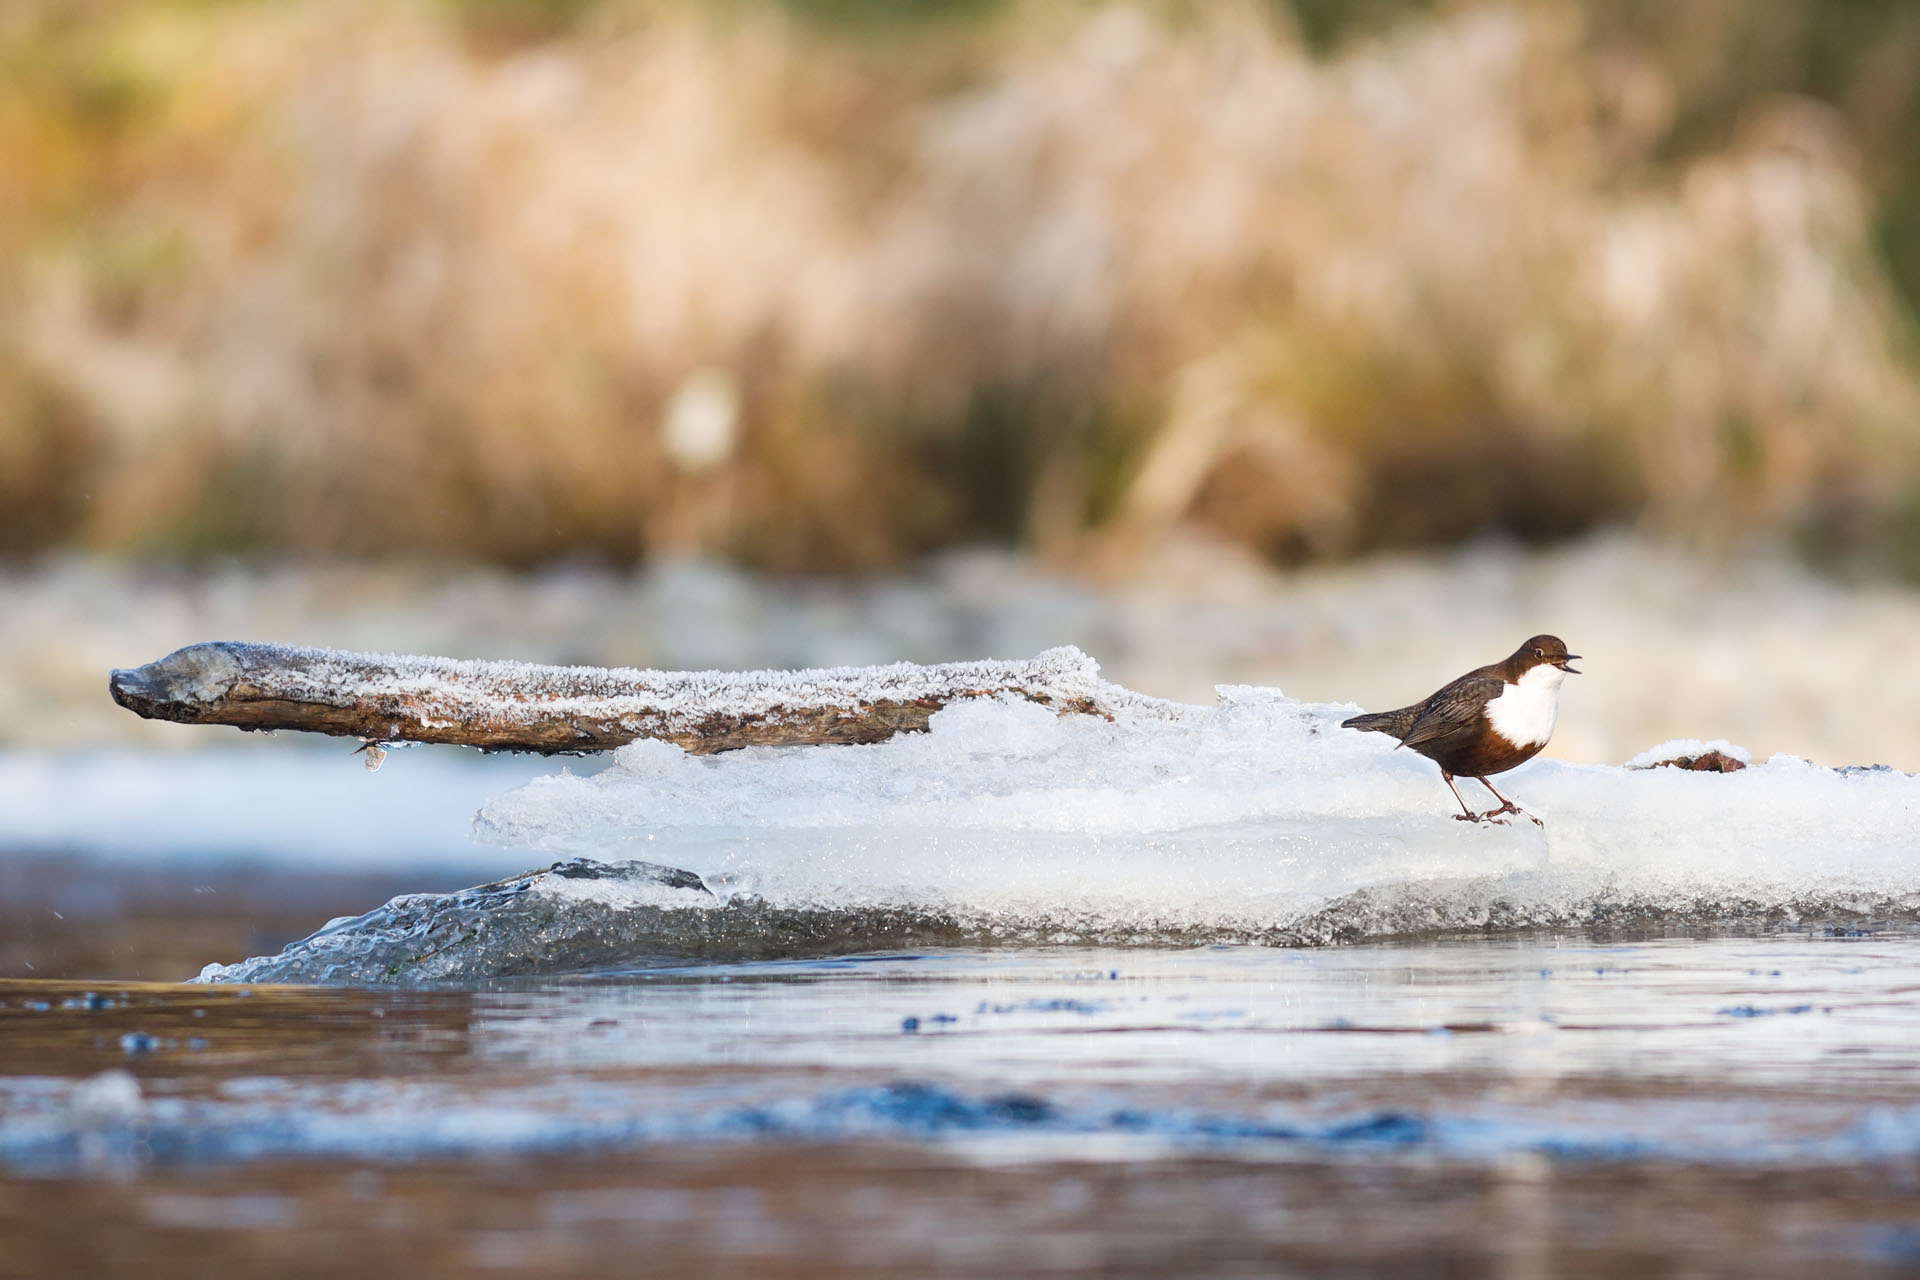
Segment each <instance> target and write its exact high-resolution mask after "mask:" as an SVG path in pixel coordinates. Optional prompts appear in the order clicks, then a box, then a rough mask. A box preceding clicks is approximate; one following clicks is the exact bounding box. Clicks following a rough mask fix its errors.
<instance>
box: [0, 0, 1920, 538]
mask: <svg viewBox="0 0 1920 1280" xmlns="http://www.w3.org/2000/svg"><path fill="white" fill-rule="evenodd" d="M576 8H579V9H580V10H581V11H580V12H579V13H578V14H577V15H575V16H574V17H573V19H572V20H571V21H570V22H568V23H566V24H562V25H559V26H556V27H555V28H554V29H553V30H551V31H543V32H541V33H540V34H538V35H537V36H534V37H527V38H519V39H513V40H508V41H501V40H495V39H483V38H480V37H479V36H477V35H476V32H475V28H474V27H473V26H472V25H471V24H470V23H467V22H463V21H462V19H461V17H460V11H459V10H457V9H454V8H448V7H445V6H441V5H436V4H431V3H427V2H426V0H419V2H417V3H401V2H397V0H386V2H383V3H372V2H370V0H369V2H347V3H343V2H341V0H284V2H282V3H275V4H266V5H253V4H187V3H152V4H125V5H117V6H116V5H105V6H86V5H66V4H55V3H41V4H29V5H26V6H23V7H13V8H10V10H9V15H10V16H8V17H5V18H0V59H4V63H3V64H0V65H4V66H5V68H6V69H7V71H8V72H10V73H13V74H7V75H0V546H7V547H12V548H15V549H33V548H41V547H47V546H52V545H58V544H61V543H64V542H80V543H83V544H87V545H92V546H96V547H106V548H133V549H162V550H175V551H188V552H196V551H209V550H225V549H266V550H292V551H326V552H345V553H350V554H351V553H369V552H376V551H381V550H407V551H416V552H426V553H446V554H456V555H477V556H482V557H489V558H494V559H499V560H502V561H505V562H508V563H531V562H536V561H539V560H542V559H547V558H551V557H554V556H559V555H567V554H574V553H580V552H586V553H590V554H596V555H605V556H609V557H611V558H614V559H616V560H627V559H632V558H635V557H639V556H644V555H647V554H650V553H654V552H657V551H661V550H683V551H684V550H694V551H705V552H713V553H718V554H723V555H729V556H733V557H737V558H741V559H744V560H747V561H749V562H754V563H759V564H763V565H769V566H773V567H777V568H803V567H862V566H872V565H876V564H881V563H886V562H889V561H895V560H898V559H900V558H902V557H905V556H909V555H912V554H915V553H918V552H921V551H924V550H926V549H928V548H931V547H934V546H939V545H945V544H950V543H955V542H964V541H969V540H977V539H980V538H999V539H1007V540H1021V541H1025V542H1026V543H1028V544H1030V545H1033V546H1036V547H1039V548H1041V549H1042V550H1046V551H1060V552H1074V553H1084V552H1087V551H1090V550H1106V551H1109V552H1117V553H1122V554H1124V553H1126V552H1127V551H1129V550H1130V549H1131V548H1134V547H1137V546H1139V545H1141V544H1143V543H1145V542H1150V541H1152V540H1155V539H1157V538H1158V537H1160V536H1161V535H1162V534H1163V533H1165V532H1166V531H1167V530H1168V529H1169V528H1170V527H1171V526H1174V525H1176V524H1178V523H1181V522H1188V521H1196V522H1199V523H1201V524H1204V525H1208V526H1211V527H1212V528H1214V529H1216V530H1219V531H1221V532H1223V533H1225V534H1226V535H1228V536H1230V537H1232V538H1235V539H1238V540H1241V541H1244V542H1246V543H1248V544H1249V545H1252V546H1254V547H1256V548H1257V549H1259V550H1260V551H1262V552H1263V553H1266V554H1269V555H1274V556H1278V557H1281V558H1296V557H1305V556H1323V555H1338V554H1344V553H1348V552H1352V551H1355V550H1361V549H1366V548H1369V547H1373V546H1378V545H1387V544H1407V543H1416V542H1424V541H1430V540H1447V539H1455V538H1459V537H1464V536H1468V535H1471V534H1473V533H1476V532H1480V531H1483V530H1487V529H1506V530H1511V531H1513V532H1516V533H1518V534H1520V535H1522V536H1527V537H1552V536H1557V535H1563V534H1568V533H1572V532H1575V531H1578V530H1580V529H1582V528H1586V527H1589V526H1592V525H1594V524H1598V523H1604V522H1609V521H1620V520H1644V521H1647V522H1650V523H1652V524H1653V525H1654V526H1656V527H1659V528H1662V529H1665V530H1669V531H1672V532H1675V533H1679V534H1684V535H1688V536H1693V537H1700V538H1705V539H1709V540H1714V541H1725V540H1729V539H1733V538H1739V537H1743V536H1746V535H1749V534H1753V533H1762V534H1776V535H1778V534H1784V535H1796V536H1797V535H1803V534H1815V535H1820V536H1825V537H1828V538H1834V537H1839V538H1853V539H1855V540H1859V539H1866V540H1869V541H1871V540H1872V539H1873V538H1874V537H1876V536H1879V532H1880V531H1882V530H1884V529H1886V528H1888V527H1891V526H1894V525H1897V524H1898V522H1899V521H1900V520H1901V519H1903V518H1904V516H1903V513H1904V512H1906V511H1908V510H1909V509H1910V508H1911V507H1912V506H1913V505H1914V501H1915V494H1916V492H1920V471H1917V470H1916V460H1917V459H1916V440H1917V437H1916V422H1920V417H1917V416H1916V410H1917V409H1920V382H1917V381H1916V367H1915V363H1914V361H1913V358H1912V352H1911V349H1910V345H1909V335H1908V332H1907V326H1908V320H1907V317H1906V313H1905V312H1904V311H1903V309H1902V307H1901V305H1900V303H1899V301H1898V299H1897V298H1896V296H1895V294H1894V292H1893V290H1892V289H1891V288H1890V286H1889V285H1888V283H1887V279H1886V273H1885V269H1884V267H1883V265H1882V261H1881V259H1880V258H1879V257H1878V256H1877V254H1876V250H1875V248H1874V244H1873V239H1872V225H1873V217H1874V196H1873V194H1872V192H1871V191H1870V189H1869V188H1868V186H1867V185H1866V177H1865V175H1864V174H1863V173H1862V170H1861V165H1860V162H1859V160H1858V157H1857V155H1856V153H1855V150H1854V148H1853V143H1852V140H1851V137H1852V135H1851V134H1850V132H1849V128H1848V126H1847V125H1846V123H1845V122H1844V121H1843V120H1842V118H1841V117H1840V116H1839V115H1838V114H1837V113H1835V112H1834V111H1832V110H1830V109H1828V108H1826V107H1823V106H1821V105H1819V104H1817V103H1815V102H1813V101H1811V100H1808V99H1803V98H1778V99H1762V98H1755V99H1754V100H1753V101H1752V102H1751V103H1748V104H1745V105H1743V106H1742V108H1741V110H1740V112H1739V113H1738V121H1737V127H1736V128H1733V129H1732V130H1731V131H1730V132H1729V133H1728V134H1727V136H1726V137H1725V138H1723V139H1719V140H1716V141H1714V142H1713V144H1712V145H1705V146H1697V147H1694V148H1692V149H1690V150H1688V151H1686V152H1685V153H1684V154H1676V152H1675V150H1674V148H1673V146H1672V143H1673V139H1674V136H1675V135H1674V130H1675V122H1676V119H1677V118H1679V116H1680V114H1681V113H1682V110H1683V108H1684V107H1686V105H1687V104H1686V102H1685V101H1683V98H1682V95H1683V93H1684V92H1685V88H1686V83H1687V82H1686V81H1685V80H1684V78H1683V77H1681V76H1680V75H1679V74H1678V73H1677V72H1675V71H1673V70H1672V69H1671V68H1670V67H1667V66H1665V65H1663V64H1662V63H1661V62H1660V61H1659V60H1658V59H1656V58H1652V57H1648V56H1643V55H1642V54H1640V53H1637V52H1635V51H1634V50H1633V49H1632V48H1629V47H1625V46H1622V45H1621V44H1619V43H1618V42H1613V41H1610V40H1608V39H1605V38H1602V36H1603V35H1604V33H1603V32H1600V31H1599V30H1597V28H1596V26H1595V25H1594V22H1593V21H1592V20H1591V19H1590V18H1589V16H1588V15H1587V11H1586V10H1584V9H1583V8H1581V7H1580V6H1577V5H1572V4H1567V5H1553V4H1541V5H1526V6H1516V7H1511V8H1508V7H1500V6H1482V5H1465V6H1459V7H1456V8H1454V9H1452V10H1449V11H1447V12H1446V13H1445V14H1444V15H1443V16H1440V17H1435V18H1420V19H1416V20H1409V21H1406V22H1402V23H1399V24H1397V25H1394V26H1392V27H1391V28H1389V29H1387V30H1386V31H1385V32H1384V33H1383V34H1380V35H1378V36H1375V37H1370V38H1365V39H1360V40H1356V41H1353V42H1351V43H1349V44H1347V45H1345V46H1343V47H1342V48H1341V49H1340V50H1339V51H1338V52H1336V53H1334V54H1332V55H1331V56H1328V57H1317V56H1315V55H1314V54H1312V53H1311V52H1309V51H1308V50H1307V49H1306V48H1305V47H1304V46H1303V44H1302V42H1301V40H1300V38H1299V36H1298V35H1297V33H1296V32H1295V30H1294V29H1293V28H1292V26H1291V25H1290V23H1289V22H1288V21H1287V20H1286V18H1285V15H1284V12H1276V11H1275V10H1273V9H1270V8H1266V7H1258V6H1255V5H1252V4H1239V5H1236V4H1223V5H1206V6H1200V7H1197V8H1195V9H1193V10H1185V9H1181V10H1174V9H1171V8H1165V7H1156V6H1151V5H1147V6H1126V5H1087V6H1029V7H1018V8H1014V9H1010V10H1006V11H1002V12H999V13H997V14H995V15H994V16H991V17H988V18H982V19H976V20H973V21H970V22H967V23H965V24H961V25H960V26H958V27H953V26H942V27H939V28H937V29H933V30H925V31H922V30H905V31H891V32H886V33H882V34H880V35H878V36H875V35H870V34H857V33H851V32H849V31H847V30H846V29H844V28H840V27H836V26H833V25H831V24H826V25H823V24H820V23H816V22H811V21H808V20H805V19H802V18H797V17H795V16H793V15H792V14H791V13H790V12H788V11H786V10H781V9H777V8H771V7H765V6H761V5H755V4H742V5H738V6H733V7H725V8H719V9H715V8H712V7H699V6H689V7H683V6H677V5H671V4H666V5H652V6H642V7H633V6H629V5H624V4H619V3H612V2H609V3H604V4H598V5H586V6H576Z"/></svg>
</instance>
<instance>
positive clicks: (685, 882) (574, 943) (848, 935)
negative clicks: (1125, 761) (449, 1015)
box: [195, 858, 970, 985]
mask: <svg viewBox="0 0 1920 1280" xmlns="http://www.w3.org/2000/svg"><path fill="white" fill-rule="evenodd" d="M968 940H970V939H969V937H968V935H967V934H966V933H965V932H964V931H962V930H961V929H959V928H958V927H957V925H956V924H955V922H954V921H953V920H951V919H943V918H940V917H938V916H935V915H932V914H927V913H921V914H914V913H904V912H872V913H869V912H858V911H836V910H832V909H820V908H814V909H809V908H776V907H770V906H769V905H768V904H767V903H765V902H763V901H761V900H759V899H757V898H753V897H741V898H734V899H731V900H730V899H729V898H728V897H726V896H725V894H724V889H723V891H722V893H721V894H718V895H717V894H715V893H714V892H713V891H712V890H710V889H709V888H708V887H707V886H706V884H705V883H704V882H703V881H702V880H701V879H700V877H698V876H696V875H694V874H693V873H691V872H688V871H681V870H679V869H677V868H674V867H665V866H660V865H658V864H655V863H648V862H635V861H627V862H613V863H604V862H595V861H591V860H589V859H584V858H576V859H571V860H568V861H564V862H557V863H555V864H554V865H553V866H551V867H548V868H545V869H543V870H537V871H528V872H525V873H524V874H521V875H517V876H510V877H508V878H507V879H505V880H500V881H496V882H495V883H492V884H486V885H478V886H476V887H474V888H471V889H462V890H460V891H459V892H457V893H444V894H441V893H416V894H405V895H403V896H401V897H398V898H394V899H393V900H391V901H390V902H388V903H386V904H385V905H384V906H381V907H378V908H376V909H374V910H373V911H369V912H367V913H366V914H365V915H361V916H352V917H346V918H343V919H339V920H335V921H332V922H330V923H329V924H328V925H327V926H326V927H325V928H323V929H321V930H319V931H318V932H317V933H314V934H312V935H311V936H309V937H306V938H303V939H301V940H299V941H298V942H294V943H291V944H289V945H288V946H287V948H286V949H285V950H284V951H282V952H281V953H280V954H279V955H274V956H258V957H255V958H254V959H251V960H244V961H241V962H240V963H238V964H231V965H222V964H210V965H208V966H207V967H206V968H205V969H203V970H202V971H201V973H200V976H199V977H198V978H196V979H195V981H197V982H219V983H265V982H283V983H343V984H355V985H427V984H431V983H460V982H475V981H484V980H490V979H495V978H517V977H532V976H539V975H551V974H561V973H578V972H589V971H594V970H604V969H618V968H634V967H639V966H646V965H653V964H673V963H681V962H684V961H686V960H688V959H699V960H702V961H728V960H748V959H767V958H776V957H780V958H784V957H790V956H812V955H821V954H829V955H831V954H838V953H842V952H846V951H862V950H872V949H874V948H882V947H888V946H904V945H917V944H922V943H927V942H935V941H938V942H963V941H968Z"/></svg>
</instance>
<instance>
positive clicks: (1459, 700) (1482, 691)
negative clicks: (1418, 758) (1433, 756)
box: [1400, 671, 1505, 747]
mask: <svg viewBox="0 0 1920 1280" xmlns="http://www.w3.org/2000/svg"><path fill="white" fill-rule="evenodd" d="M1504 687H1505V681H1503V680H1501V679H1500V677H1499V676H1493V675H1488V674H1487V673H1485V672H1484V671H1472V672H1469V673H1467V674H1466V675H1464V676H1461V677H1460V678H1459V679H1458V680H1455V681H1454V682H1453V683H1452V684H1450V685H1448V686H1447V687H1446V688H1444V689H1442V690H1440V692H1438V693H1436V694H1434V695H1433V696H1432V697H1431V698H1428V699H1427V700H1426V701H1425V702H1423V703H1421V704H1420V714H1419V715H1418V716H1416V717H1415V718H1414V721H1413V725H1412V727H1411V728H1409V729H1408V730H1407V734H1406V736H1405V737H1403V738H1401V739H1400V745H1401V746H1403V747H1418V746H1420V745H1421V744H1422V743H1426V742H1437V741H1439V740H1441V739H1443V738H1450V737H1452V736H1453V735H1455V734H1459V733H1471V732H1473V731H1474V730H1475V729H1477V728H1479V726H1480V713H1481V712H1482V711H1484V710H1485V709H1486V706H1487V702H1488V701H1489V700H1490V699H1493V698H1497V697H1499V696H1500V692H1501V690H1502V689H1503V688H1504Z"/></svg>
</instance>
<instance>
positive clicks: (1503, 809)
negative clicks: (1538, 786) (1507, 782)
mask: <svg viewBox="0 0 1920 1280" xmlns="http://www.w3.org/2000/svg"><path fill="white" fill-rule="evenodd" d="M1480 785H1481V786H1483V787H1485V788H1486V789H1487V790H1489V791H1491V792H1493V798H1494V799H1495V800H1498V801H1499V802H1500V807H1499V808H1498V809H1489V810H1487V812H1486V815H1485V816H1487V817H1489V818H1493V817H1497V816H1499V815H1500V814H1503V813H1517V814H1519V815H1520V816H1521V817H1523V818H1525V819H1526V820H1527V821H1529V822H1531V823H1532V824H1533V825H1534V826H1536V827H1544V826H1546V825H1547V824H1546V823H1544V822H1542V821H1540V819H1538V818H1536V817H1534V816H1533V815H1532V814H1530V813H1528V812H1527V811H1526V810H1525V809H1522V808H1521V807H1520V806H1519V805H1517V804H1515V803H1514V802H1513V801H1511V800H1509V799H1507V798H1506V797H1505V796H1503V795H1501V794H1500V789H1499V788H1498V787H1496V786H1494V785H1493V784H1492V783H1491V782H1488V781H1487V780H1486V779H1485V778H1482V779H1480Z"/></svg>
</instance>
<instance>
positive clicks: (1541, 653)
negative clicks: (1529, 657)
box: [1533, 649, 1547, 658]
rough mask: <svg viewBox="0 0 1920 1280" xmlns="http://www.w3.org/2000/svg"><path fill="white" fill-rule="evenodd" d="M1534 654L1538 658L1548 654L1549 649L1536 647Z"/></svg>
mask: <svg viewBox="0 0 1920 1280" xmlns="http://www.w3.org/2000/svg"><path fill="white" fill-rule="evenodd" d="M1533 656H1534V657H1536V658H1544V657H1546V656H1547V651H1546V650H1545V649H1535V650H1534V651H1533Z"/></svg>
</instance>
